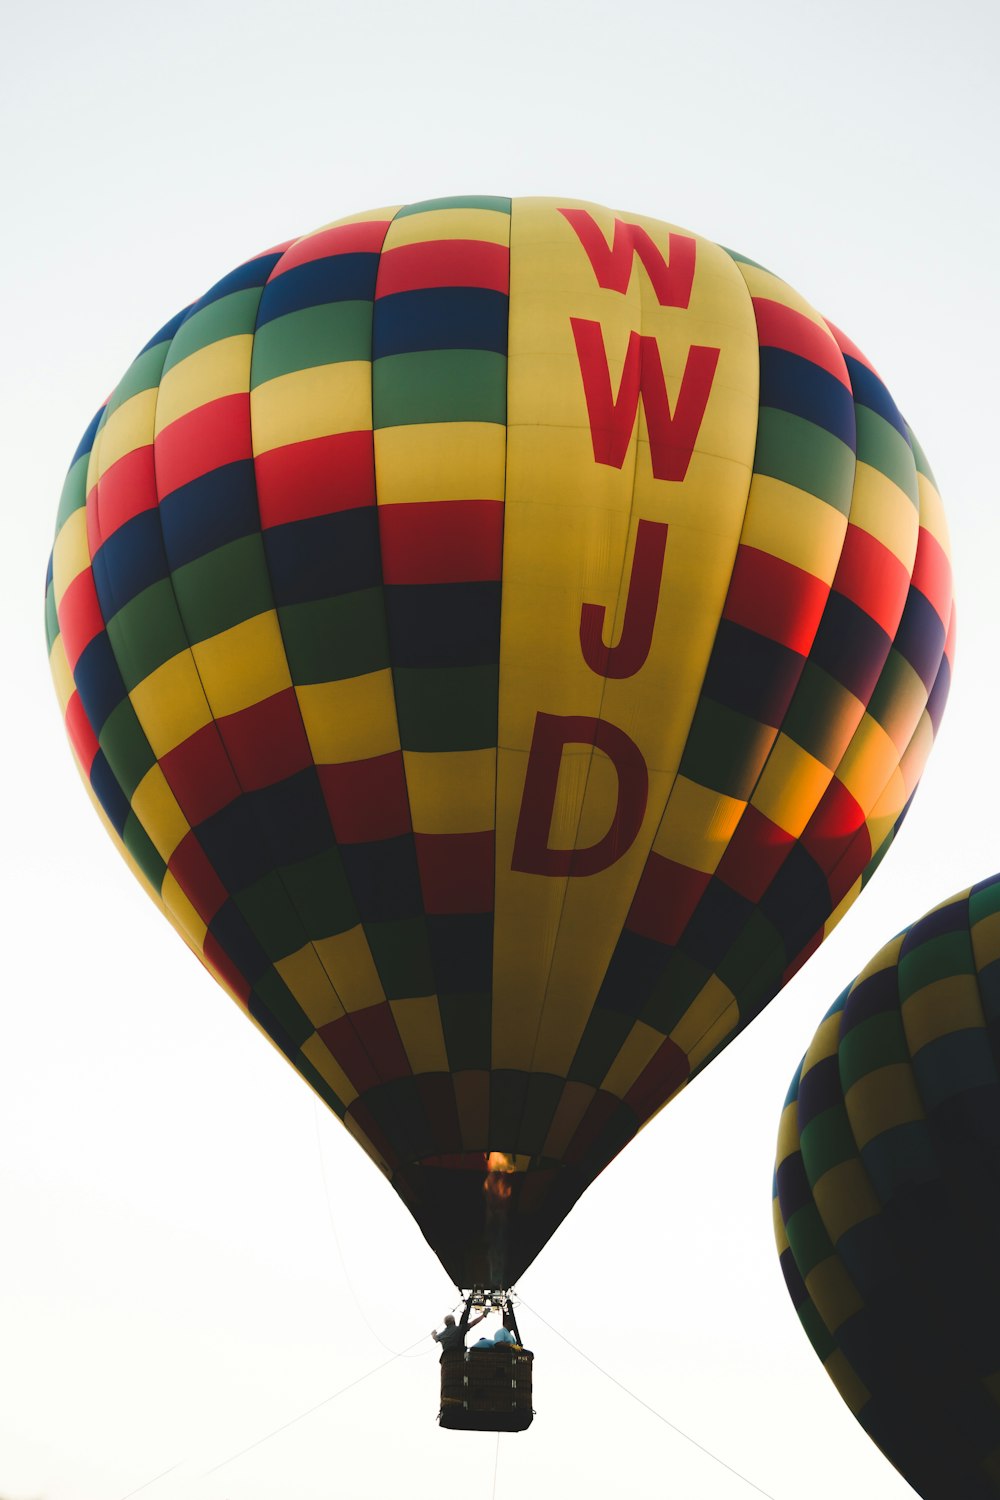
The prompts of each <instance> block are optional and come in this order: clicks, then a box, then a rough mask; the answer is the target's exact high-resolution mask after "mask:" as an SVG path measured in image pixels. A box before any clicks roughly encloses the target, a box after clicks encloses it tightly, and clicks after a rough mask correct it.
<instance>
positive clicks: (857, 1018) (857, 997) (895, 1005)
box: [840, 967, 899, 1040]
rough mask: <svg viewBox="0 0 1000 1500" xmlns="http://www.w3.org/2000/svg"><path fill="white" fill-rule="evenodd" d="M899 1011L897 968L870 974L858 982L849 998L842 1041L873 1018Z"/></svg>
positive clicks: (842, 1028) (841, 1033)
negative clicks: (857, 1027)
mask: <svg viewBox="0 0 1000 1500" xmlns="http://www.w3.org/2000/svg"><path fill="white" fill-rule="evenodd" d="M898 1009H899V986H898V984H897V981H896V970H895V968H894V967H892V968H888V969H880V970H879V972H878V973H877V974H869V975H868V977H867V978H866V979H862V980H859V981H858V983H857V984H856V985H855V986H854V988H853V989H852V990H851V993H850V995H849V996H848V998H847V1003H846V1005H845V1006H844V1019H843V1021H842V1022H841V1028H840V1036H841V1040H843V1039H844V1038H845V1037H846V1036H847V1035H848V1034H849V1033H850V1032H851V1031H853V1030H854V1028H855V1026H861V1025H863V1024H864V1022H865V1021H870V1020H871V1019H872V1017H873V1016H882V1015H885V1014H886V1013H887V1012H889V1011H893V1010H898Z"/></svg>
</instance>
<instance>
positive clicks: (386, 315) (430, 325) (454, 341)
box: [373, 286, 508, 359]
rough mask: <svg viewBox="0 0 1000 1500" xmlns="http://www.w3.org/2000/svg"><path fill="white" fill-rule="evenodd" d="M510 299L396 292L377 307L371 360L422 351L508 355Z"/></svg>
mask: <svg viewBox="0 0 1000 1500" xmlns="http://www.w3.org/2000/svg"><path fill="white" fill-rule="evenodd" d="M507 309H508V298H507V296H506V294H505V293H504V292H494V291H490V290H489V289H488V288H484V287H470V286H461V287H432V288H427V289H422V290H419V291H414V292H396V293H394V294H393V295H392V296H391V297H380V298H379V299H378V301H377V302H376V303H375V317H374V326H373V358H374V359H380V358H381V357H382V356H383V355H387V354H413V353H416V352H417V351H419V350H423V349H491V350H492V351H493V352H494V353H496V354H506V353H507Z"/></svg>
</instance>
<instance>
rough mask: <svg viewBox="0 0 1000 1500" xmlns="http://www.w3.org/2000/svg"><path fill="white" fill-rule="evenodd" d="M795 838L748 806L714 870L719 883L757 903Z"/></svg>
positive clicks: (783, 860) (788, 852)
mask: <svg viewBox="0 0 1000 1500" xmlns="http://www.w3.org/2000/svg"><path fill="white" fill-rule="evenodd" d="M794 844H795V839H794V838H793V837H792V835H791V834H790V833H786V832H785V830H784V829H783V828H779V827H778V825H777V823H772V822H771V820H770V818H766V817H765V816H764V814H763V813H762V812H760V811H759V810H758V809H757V808H756V807H754V806H752V805H751V804H748V805H747V807H746V808H745V809H744V811H743V814H742V816H741V817H740V821H739V822H738V823H737V825H736V829H735V831H734V833H733V835H732V837H731V839H730V840H729V843H728V844H727V846H726V851H725V853H724V854H723V856H722V858H721V860H720V861H719V867H718V869H717V870H716V874H717V875H718V877H719V879H720V880H723V881H725V883H726V885H728V886H729V887H730V888H731V889H732V890H734V891H737V892H738V893H739V894H740V895H741V896H745V897H746V899H747V900H748V901H753V902H757V901H760V899H761V897H762V896H763V895H764V892H765V891H766V890H767V888H768V886H769V885H770V884H771V881H772V880H773V879H774V877H775V875H777V873H778V871H779V870H780V869H781V866H782V865H783V864H784V862H785V860H786V859H787V858H788V856H789V854H790V853H791V851H792V848H793V846H794Z"/></svg>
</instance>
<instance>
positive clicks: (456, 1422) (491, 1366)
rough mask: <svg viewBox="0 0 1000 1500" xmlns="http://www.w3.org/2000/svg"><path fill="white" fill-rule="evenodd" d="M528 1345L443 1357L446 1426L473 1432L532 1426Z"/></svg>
mask: <svg viewBox="0 0 1000 1500" xmlns="http://www.w3.org/2000/svg"><path fill="white" fill-rule="evenodd" d="M533 1360H534V1355H533V1354H532V1353H531V1351H530V1349H520V1348H518V1347H516V1346H512V1345H510V1344H496V1345H495V1346H494V1347H492V1348H490V1349H468V1350H462V1349H456V1350H452V1351H451V1352H450V1353H447V1354H442V1356H441V1410H440V1413H439V1415H438V1421H439V1422H440V1424H441V1426H442V1427H449V1428H453V1429H455V1428H457V1429H460V1430H464V1431H474V1432H523V1431H524V1429H525V1428H526V1427H530V1426H531V1420H532V1417H533V1416H534V1414H535V1413H534V1410H533V1409H532V1405H531V1378H532V1362H533Z"/></svg>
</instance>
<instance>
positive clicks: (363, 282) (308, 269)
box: [257, 251, 379, 328]
mask: <svg viewBox="0 0 1000 1500" xmlns="http://www.w3.org/2000/svg"><path fill="white" fill-rule="evenodd" d="M378 262H379V258H378V256H377V255H376V254H375V253H374V252H368V251H359V252H357V253H356V254H351V255H327V256H324V257H322V258H321V259H320V260H310V261H307V262H306V264H305V265H303V266H296V267H295V268H294V269H293V270H291V271H284V272H283V273H282V274H281V275H280V276H276V277H275V278H274V280H273V281H269V282H268V284H267V286H266V287H265V288H264V291H263V294H262V296H261V299H260V311H259V313H258V316H257V327H258V328H260V327H261V326H262V325H263V324H264V323H270V322H271V320H272V319H274V318H281V317H284V316H285V314H286V313H291V312H300V311H301V310H302V309H303V308H306V307H318V306H320V305H321V304H322V303H325V302H371V301H372V299H373V298H374V296H375V277H376V276H377V274H378Z"/></svg>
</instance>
